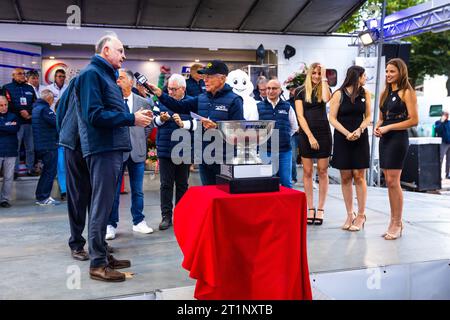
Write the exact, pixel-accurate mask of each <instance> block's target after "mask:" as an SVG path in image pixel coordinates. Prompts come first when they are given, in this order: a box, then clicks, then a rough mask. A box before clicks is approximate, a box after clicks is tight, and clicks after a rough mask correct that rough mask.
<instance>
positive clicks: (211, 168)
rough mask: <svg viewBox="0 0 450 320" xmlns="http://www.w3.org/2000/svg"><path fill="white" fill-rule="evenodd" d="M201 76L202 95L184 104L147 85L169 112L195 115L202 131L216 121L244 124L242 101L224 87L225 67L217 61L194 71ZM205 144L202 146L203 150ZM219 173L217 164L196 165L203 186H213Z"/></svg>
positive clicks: (211, 126) (228, 88)
mask: <svg viewBox="0 0 450 320" xmlns="http://www.w3.org/2000/svg"><path fill="white" fill-rule="evenodd" d="M198 73H199V74H203V75H205V76H204V78H203V79H204V81H205V87H206V92H203V93H201V94H200V95H198V96H197V97H192V98H189V99H185V100H181V101H178V100H175V99H173V98H171V97H170V96H169V95H168V94H166V93H163V92H162V90H161V89H159V88H158V87H157V86H155V85H152V84H150V87H151V89H152V90H153V92H154V93H155V95H156V96H157V97H158V98H159V100H160V101H161V103H162V104H164V105H165V106H166V107H167V108H169V109H170V110H172V111H174V112H177V113H184V114H189V113H190V112H195V113H198V114H199V115H200V116H201V117H203V119H202V124H203V129H204V130H208V129H216V128H217V123H216V122H217V121H226V120H244V111H243V100H242V98H241V97H240V96H239V95H237V94H235V93H234V92H233V89H232V88H231V87H230V86H229V85H228V84H226V83H225V81H226V79H227V75H228V67H227V65H226V64H225V63H224V62H223V61H221V60H213V61H211V62H209V63H208V64H207V65H206V67H205V68H204V69H201V70H198ZM206 145H207V144H203V149H205V147H206ZM219 173H220V164H219V163H216V162H215V163H213V164H205V161H204V159H203V160H202V164H200V178H201V180H202V184H203V185H212V184H216V174H219Z"/></svg>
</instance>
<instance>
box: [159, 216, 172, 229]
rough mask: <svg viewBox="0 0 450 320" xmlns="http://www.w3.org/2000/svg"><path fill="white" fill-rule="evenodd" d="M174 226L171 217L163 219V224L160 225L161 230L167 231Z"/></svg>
mask: <svg viewBox="0 0 450 320" xmlns="http://www.w3.org/2000/svg"><path fill="white" fill-rule="evenodd" d="M171 225H172V218H171V217H163V219H162V221H161V223H160V224H159V230H166V229H169V227H170V226H171Z"/></svg>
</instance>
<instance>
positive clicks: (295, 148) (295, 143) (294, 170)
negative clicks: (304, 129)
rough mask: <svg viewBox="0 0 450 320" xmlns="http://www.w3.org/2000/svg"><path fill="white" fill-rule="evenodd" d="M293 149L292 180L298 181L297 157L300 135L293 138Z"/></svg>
mask: <svg viewBox="0 0 450 320" xmlns="http://www.w3.org/2000/svg"><path fill="white" fill-rule="evenodd" d="M291 149H292V180H293V181H297V156H298V134H297V133H296V134H294V135H293V136H291Z"/></svg>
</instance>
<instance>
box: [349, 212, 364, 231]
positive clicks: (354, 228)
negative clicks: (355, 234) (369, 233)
mask: <svg viewBox="0 0 450 320" xmlns="http://www.w3.org/2000/svg"><path fill="white" fill-rule="evenodd" d="M358 215H361V214H360V213H358ZM362 216H364V222H363V224H362V225H361V228H360V227H358V226H357V225H354V224H352V225H351V226H350V228H349V229H348V231H360V230H361V229H364V225H365V224H366V221H367V217H366V215H365V214H364V213H363V214H362ZM355 220H356V219H355ZM355 220H353V221H355Z"/></svg>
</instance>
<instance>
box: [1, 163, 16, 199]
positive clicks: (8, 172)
mask: <svg viewBox="0 0 450 320" xmlns="http://www.w3.org/2000/svg"><path fill="white" fill-rule="evenodd" d="M15 165H16V157H6V158H1V157H0V168H1V167H2V166H3V187H2V192H1V193H0V202H4V201H11V191H12V186H13V180H14V167H15Z"/></svg>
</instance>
